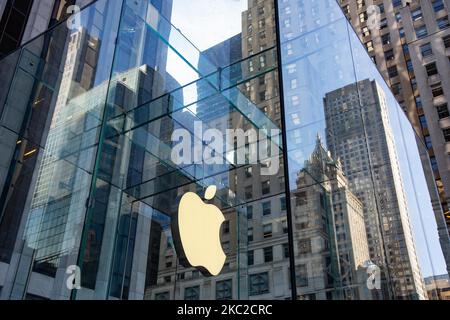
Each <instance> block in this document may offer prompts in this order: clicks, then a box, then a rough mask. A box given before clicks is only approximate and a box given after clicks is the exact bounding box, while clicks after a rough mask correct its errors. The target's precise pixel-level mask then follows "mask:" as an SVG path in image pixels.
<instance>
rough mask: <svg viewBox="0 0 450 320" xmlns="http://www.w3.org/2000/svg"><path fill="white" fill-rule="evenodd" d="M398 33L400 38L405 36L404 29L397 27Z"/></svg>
mask: <svg viewBox="0 0 450 320" xmlns="http://www.w3.org/2000/svg"><path fill="white" fill-rule="evenodd" d="M398 34H399V35H400V38H404V37H405V29H403V28H399V29H398Z"/></svg>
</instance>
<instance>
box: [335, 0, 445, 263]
mask: <svg viewBox="0 0 450 320" xmlns="http://www.w3.org/2000/svg"><path fill="white" fill-rule="evenodd" d="M364 3H365V6H363V5H361V4H360V2H359V1H356V0H344V1H340V5H341V7H342V8H343V10H344V13H345V14H346V15H347V17H348V18H349V21H350V22H351V24H352V25H353V27H354V29H355V31H356V32H357V34H358V36H359V38H360V39H361V41H362V42H363V43H364V45H365V48H366V50H367V52H368V53H369V55H370V57H371V58H372V59H373V60H374V61H375V62H376V64H377V67H378V68H379V70H380V72H381V74H382V75H383V77H384V79H385V80H386V82H387V84H388V85H389V86H390V88H391V89H392V92H393V93H394V95H395V98H396V99H397V101H398V103H399V104H400V106H401V107H402V108H403V110H404V111H405V113H406V115H407V116H408V118H409V121H410V122H411V124H412V125H413V127H414V129H415V130H416V132H417V135H418V139H420V145H421V148H423V149H425V148H426V153H428V154H427V156H428V157H427V156H425V157H423V161H424V165H423V166H424V167H425V168H429V167H431V168H430V169H427V170H426V171H425V177H426V178H427V180H428V181H427V183H428V188H429V189H430V195H431V199H432V201H433V207H434V211H435V216H436V223H437V225H438V230H439V236H440V242H441V247H442V251H443V252H444V257H445V259H446V261H447V269H448V272H450V239H449V234H450V170H449V169H450V158H449V156H448V151H449V144H450V129H449V125H450V123H449V119H450V111H449V107H448V101H449V99H450V84H449V83H448V81H447V77H448V75H449V73H450V66H449V63H448V48H449V47H450V28H449V27H450V23H449V20H448V14H449V12H450V7H449V6H450V3H448V2H447V1H443V0H422V1H390V0H384V1H373V0H366V1H365V2H364ZM372 5H375V6H378V7H379V8H380V31H379V32H378V31H376V32H375V30H370V23H369V22H368V19H370V17H368V16H367V14H364V12H365V10H367V8H369V6H372ZM430 164H431V166H430ZM436 187H437V190H438V194H437V193H436V192H435V188H436ZM441 206H442V208H441ZM442 210H443V211H444V214H445V218H444V217H443V214H442Z"/></svg>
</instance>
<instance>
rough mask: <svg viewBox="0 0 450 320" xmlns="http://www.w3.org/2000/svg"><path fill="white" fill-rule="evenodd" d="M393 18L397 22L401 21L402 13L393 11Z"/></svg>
mask: <svg viewBox="0 0 450 320" xmlns="http://www.w3.org/2000/svg"><path fill="white" fill-rule="evenodd" d="M395 20H397V22H401V21H402V15H401V14H400V12H396V13H395Z"/></svg>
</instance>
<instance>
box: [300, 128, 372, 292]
mask: <svg viewBox="0 0 450 320" xmlns="http://www.w3.org/2000/svg"><path fill="white" fill-rule="evenodd" d="M293 193H294V199H295V201H294V202H295V204H294V206H295V207H294V208H295V209H294V221H293V225H294V243H295V245H296V246H297V250H296V256H295V264H296V282H297V287H298V289H297V290H298V294H300V296H301V297H302V298H304V299H313V300H315V299H342V298H344V296H343V293H345V298H346V299H352V298H353V299H370V297H369V295H368V294H367V292H365V291H366V290H365V289H364V285H365V282H364V281H362V280H363V279H361V274H360V272H359V273H358V272H357V269H358V268H362V267H363V263H364V262H365V261H367V260H368V259H369V251H368V246H367V238H366V231H365V228H364V221H363V219H362V204H361V202H360V201H359V200H358V199H357V198H356V197H355V195H353V193H352V192H351V191H350V190H349V188H348V185H347V180H346V178H345V176H344V174H343V173H342V169H341V167H340V163H339V161H337V162H335V161H333V159H332V158H331V155H330V154H329V153H328V152H327V151H326V150H325V148H324V147H323V145H322V142H321V140H320V138H319V137H317V141H316V146H315V149H314V151H313V152H312V153H311V155H310V157H309V159H308V160H307V161H306V162H305V165H304V167H303V169H302V170H301V171H300V172H299V173H298V176H297V189H296V190H295V191H293Z"/></svg>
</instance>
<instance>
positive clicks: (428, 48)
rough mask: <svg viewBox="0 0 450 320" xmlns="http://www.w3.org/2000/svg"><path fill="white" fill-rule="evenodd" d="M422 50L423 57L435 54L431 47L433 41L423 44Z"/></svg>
mask: <svg viewBox="0 0 450 320" xmlns="http://www.w3.org/2000/svg"><path fill="white" fill-rule="evenodd" d="M420 52H421V54H422V57H423V58H425V57H428V56H431V55H432V54H433V49H432V48H431V43H429V42H428V43H425V44H423V45H421V46H420Z"/></svg>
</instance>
